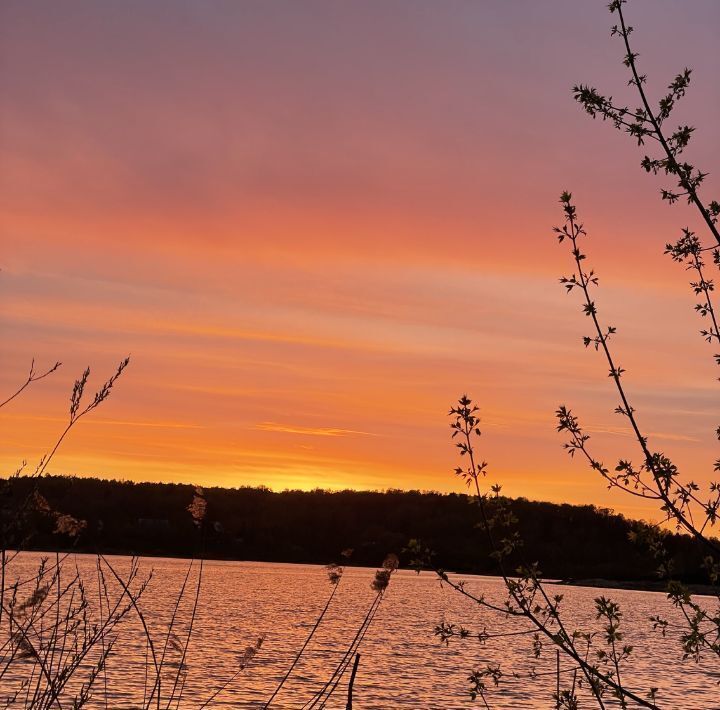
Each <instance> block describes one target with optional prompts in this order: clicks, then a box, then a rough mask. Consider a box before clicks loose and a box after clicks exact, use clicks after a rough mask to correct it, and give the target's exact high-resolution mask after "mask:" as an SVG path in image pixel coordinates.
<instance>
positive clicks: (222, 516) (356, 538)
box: [6, 475, 705, 582]
mask: <svg viewBox="0 0 720 710" xmlns="http://www.w3.org/2000/svg"><path fill="white" fill-rule="evenodd" d="M8 484H9V486H8V488H7V489H6V495H8V496H11V497H17V499H22V498H24V497H25V496H27V495H28V493H29V491H30V490H31V487H33V486H38V491H39V493H40V494H41V495H42V496H43V498H45V499H46V500H47V501H48V503H49V506H50V508H51V509H53V510H63V511H65V512H66V513H67V514H69V515H71V516H73V517H74V518H76V519H78V520H82V521H85V522H86V525H85V526H84V529H83V530H82V533H81V534H80V535H79V536H76V537H71V536H63V535H58V534H57V532H56V525H55V521H54V519H53V518H51V517H47V516H45V517H43V514H42V512H37V513H36V514H35V517H34V518H32V519H30V520H28V525H29V526H30V528H31V530H32V536H31V537H30V538H28V546H29V547H31V548H34V549H38V550H57V549H75V550H78V551H86V552H97V551H101V552H103V553H120V554H135V555H159V556H165V555H167V556H182V557H191V556H193V555H196V554H198V553H199V550H198V549H197V545H198V536H197V531H196V529H195V526H194V524H193V520H192V517H191V516H189V515H188V513H187V506H188V503H189V502H190V501H191V500H192V498H193V492H194V490H195V489H194V487H193V486H191V485H186V484H179V483H144V482H143V483H134V482H131V481H113V480H103V479H99V478H79V477H74V476H52V475H46V476H44V477H43V478H42V479H40V480H37V479H33V478H30V477H19V478H14V479H11V480H10V481H8ZM204 496H205V498H206V500H207V506H208V507H207V519H208V525H207V526H206V533H205V539H204V543H203V545H204V550H203V554H204V556H205V557H209V558H218V559H235V560H253V561H267V562H294V563H316V564H326V563H328V562H331V561H337V560H339V557H340V553H341V551H342V550H344V549H347V548H352V549H353V555H352V564H356V565H363V566H373V565H375V564H377V560H378V559H382V558H383V556H384V555H385V554H386V553H387V552H388V551H393V550H396V551H401V550H403V549H404V548H406V546H408V544H409V542H410V541H411V540H420V541H421V542H422V544H423V545H424V546H427V547H428V548H429V549H431V550H432V551H433V557H432V561H433V565H437V566H438V567H441V568H444V569H447V570H453V571H459V572H472V573H481V574H482V573H493V572H494V566H493V562H492V559H491V558H490V557H489V552H490V550H489V548H488V546H487V541H486V538H485V536H484V534H483V531H482V530H481V529H480V528H479V527H478V525H477V510H476V506H475V505H473V499H472V498H471V497H470V496H467V495H464V494H457V493H449V494H443V493H437V492H421V491H400V490H389V491H386V492H379V491H355V490H344V491H336V492H331V491H326V490H320V489H318V490H313V491H300V490H286V491H281V492H273V491H271V490H270V489H268V488H264V487H259V488H251V487H241V488H219V487H215V488H206V489H204ZM497 500H498V502H503V503H506V502H508V499H505V498H498V499H497ZM6 502H10V501H6ZM490 505H492V501H490ZM512 509H513V511H514V513H515V514H516V515H517V517H518V521H519V522H518V530H519V532H520V533H521V536H522V538H523V539H524V540H525V543H524V547H523V550H522V554H523V555H524V556H525V558H527V559H533V560H542V565H543V571H544V573H545V574H546V575H547V576H549V577H555V578H560V579H575V580H580V579H585V580H588V579H607V580H632V581H644V582H651V581H652V580H654V579H656V575H655V573H656V567H657V565H656V562H655V560H654V559H653V558H652V556H649V555H647V554H646V552H645V551H644V550H643V548H642V545H638V544H637V542H636V541H635V540H636V539H637V538H638V537H642V532H643V531H647V529H648V527H649V526H648V525H647V524H645V523H641V522H638V521H633V520H630V519H628V518H626V517H624V516H622V515H619V514H616V513H613V512H612V511H610V510H608V509H605V508H599V507H596V506H594V505H569V504H556V503H548V502H537V501H530V500H527V499H526V498H517V499H514V500H512ZM666 544H667V547H668V550H669V552H670V555H671V558H672V559H673V562H674V568H675V570H676V571H677V574H678V575H679V576H680V577H681V578H682V579H684V580H686V581H688V582H694V581H700V580H704V578H705V576H704V575H703V574H702V571H701V566H702V560H703V550H702V548H701V546H700V545H699V544H698V543H697V542H695V541H693V540H692V539H691V538H690V537H689V536H687V535H676V534H671V533H667V536H666ZM403 557H404V558H405V559H402V558H403ZM401 562H402V563H403V565H407V564H408V563H409V562H410V555H409V554H408V553H406V554H405V555H401Z"/></svg>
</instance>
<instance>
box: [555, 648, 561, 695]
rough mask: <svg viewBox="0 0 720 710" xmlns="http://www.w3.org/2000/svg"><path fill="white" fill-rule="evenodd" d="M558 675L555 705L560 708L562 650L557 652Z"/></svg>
mask: <svg viewBox="0 0 720 710" xmlns="http://www.w3.org/2000/svg"><path fill="white" fill-rule="evenodd" d="M555 668H556V671H557V675H556V681H555V698H556V700H555V707H556V708H558V709H559V708H560V650H559V649H558V652H557V665H556V666H555Z"/></svg>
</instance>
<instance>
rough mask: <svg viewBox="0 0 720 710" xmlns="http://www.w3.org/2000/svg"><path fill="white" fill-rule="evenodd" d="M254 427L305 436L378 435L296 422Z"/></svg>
mask: <svg viewBox="0 0 720 710" xmlns="http://www.w3.org/2000/svg"><path fill="white" fill-rule="evenodd" d="M253 429H260V430H261V431H272V432H277V433H280V434H300V435H303V436H378V435H377V434H373V433H372V432H369V431H357V430H355V429H339V428H337V427H311V426H297V425H295V424H278V423H277V422H260V423H259V424H256V425H255V426H254V427H253Z"/></svg>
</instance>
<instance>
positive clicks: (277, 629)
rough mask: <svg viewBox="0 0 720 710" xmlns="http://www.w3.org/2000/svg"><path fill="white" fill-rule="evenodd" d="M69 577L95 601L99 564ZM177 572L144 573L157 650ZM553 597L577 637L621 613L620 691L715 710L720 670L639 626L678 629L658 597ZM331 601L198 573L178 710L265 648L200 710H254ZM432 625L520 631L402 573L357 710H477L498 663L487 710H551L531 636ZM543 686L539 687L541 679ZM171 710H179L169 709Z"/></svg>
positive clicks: (131, 681) (119, 695)
mask: <svg viewBox="0 0 720 710" xmlns="http://www.w3.org/2000/svg"><path fill="white" fill-rule="evenodd" d="M39 559H40V555H38V554H36V553H24V554H23V555H21V556H20V557H19V558H18V559H17V560H16V561H14V562H13V563H12V565H11V568H10V570H9V575H10V578H12V577H13V575H15V576H17V577H18V578H25V577H28V576H31V575H32V574H33V570H34V569H35V567H36V566H37V564H38V561H39ZM51 559H54V555H53V556H52V558H51ZM109 559H110V560H111V562H112V564H113V565H114V566H115V567H116V568H117V569H118V570H121V571H122V570H127V569H128V566H129V558H122V557H112V558H109ZM75 566H77V569H78V570H79V572H80V574H81V575H82V576H83V578H84V579H85V583H86V586H87V589H88V590H89V596H90V598H91V601H92V598H93V591H92V590H93V589H95V590H97V577H96V568H95V557H94V556H90V555H70V556H68V557H67V559H66V560H65V562H64V570H65V571H64V573H63V575H64V576H66V578H67V579H69V576H70V570H71V569H73V570H74V569H75ZM187 568H188V562H187V561H185V560H175V559H144V560H142V561H141V573H142V572H145V573H147V572H149V571H150V570H151V569H152V571H153V576H152V579H151V581H150V584H149V586H148V588H147V590H146V591H145V593H144V595H143V597H142V599H141V604H140V606H141V608H142V610H143V612H144V613H145V614H146V616H147V618H148V620H149V625H150V630H151V633H152V634H153V635H154V638H156V639H157V641H156V643H160V639H161V637H162V634H163V630H164V629H165V628H166V627H167V623H168V620H169V619H170V617H171V614H172V611H173V607H174V600H175V598H176V596H177V593H178V590H179V589H180V586H181V584H182V582H183V579H184V577H185V574H186V571H187ZM373 575H374V570H372V569H364V568H348V569H347V570H346V572H345V574H344V576H343V579H342V581H341V583H340V586H339V587H338V590H337V593H336V595H335V597H334V599H333V602H332V604H331V606H330V607H329V609H328V612H327V614H326V616H325V618H324V621H323V623H322V625H321V626H320V627H319V629H318V631H317V633H316V635H315V637H314V638H313V640H312V642H311V643H310V644H309V646H308V648H307V650H306V652H305V654H304V655H303V657H302V659H301V660H300V662H299V663H298V665H297V666H296V668H295V672H294V673H293V674H292V675H291V676H290V679H289V680H288V682H287V683H286V685H285V686H284V688H283V690H282V692H281V693H280V694H279V695H278V696H277V697H276V699H275V700H274V701H273V703H272V705H271V707H274V708H278V709H280V708H302V707H303V705H304V704H305V703H306V701H308V700H309V699H310V698H311V697H312V696H313V694H314V693H315V692H316V691H317V690H319V689H320V687H322V685H323V684H324V683H325V681H326V679H327V678H328V677H329V676H330V674H331V672H332V669H333V668H334V667H335V665H336V664H337V662H338V660H339V659H340V658H341V657H342V655H343V653H344V651H345V649H346V648H347V647H348V645H349V644H350V642H351V640H352V638H353V637H354V635H355V633H356V631H357V630H358V628H359V627H360V625H361V623H362V620H363V618H364V616H365V614H366V613H367V611H368V609H369V607H370V605H371V603H372V601H373V598H374V597H375V592H374V591H373V590H372V589H371V587H370V583H371V581H372V579H373ZM192 579H194V578H193V577H192V576H191V581H192ZM457 579H463V580H465V581H466V584H467V588H468V589H469V590H471V591H473V592H474V593H476V594H479V593H484V594H485V595H486V597H487V598H488V599H489V600H496V601H500V600H501V599H502V598H503V595H502V591H503V584H502V580H499V579H497V578H494V577H474V576H471V575H458V577H457ZM551 589H552V590H553V591H559V592H560V593H562V594H564V595H565V600H564V602H563V607H564V609H565V613H566V618H567V619H569V620H571V623H574V624H575V625H577V626H578V627H580V628H583V629H584V630H599V627H598V624H597V622H596V621H595V620H594V612H593V599H594V598H595V597H597V596H599V595H601V594H602V595H605V596H610V597H611V598H612V599H613V600H615V601H617V602H619V603H620V604H621V608H622V611H623V613H624V623H623V627H624V628H625V630H626V637H625V642H627V643H631V644H633V645H634V646H635V649H636V651H635V653H634V654H633V657H632V660H631V662H630V663H629V664H628V665H627V667H626V669H625V670H624V672H623V677H624V679H625V682H626V685H627V687H628V688H630V689H633V690H637V691H640V692H641V693H642V694H643V695H645V693H646V692H647V690H648V689H649V688H650V687H652V686H655V687H658V688H660V691H659V694H658V704H659V705H660V706H661V707H663V708H717V707H720V702H718V697H720V695H719V692H718V686H717V682H718V679H719V676H718V674H717V672H715V673H709V672H708V670H707V669H708V668H709V667H712V668H714V670H715V671H717V670H718V665H717V662H715V663H714V664H713V662H712V661H709V662H708V663H706V664H704V665H697V664H695V663H694V662H693V661H684V662H683V661H681V660H680V657H681V652H680V648H679V644H678V642H677V639H671V638H667V639H663V638H662V637H661V636H660V634H659V633H658V632H654V631H653V630H652V624H651V623H650V622H649V620H648V619H649V617H650V616H651V615H653V614H657V613H661V614H666V615H668V616H670V617H673V616H674V610H672V608H671V607H670V605H669V603H668V601H667V600H666V598H665V595H664V594H662V593H657V592H641V591H628V590H600V589H590V588H583V587H566V586H563V587H559V586H555V585H553V586H551ZM330 592H331V586H330V584H329V582H328V579H327V574H326V571H325V569H324V568H323V567H320V566H315V565H291V564H274V563H273V564H270V563H256V562H215V561H212V562H206V563H205V565H204V573H203V579H202V586H201V590H200V598H199V606H198V611H197V616H196V620H195V628H194V633H193V635H192V640H191V643H190V647H189V651H188V657H187V662H186V665H187V669H186V673H184V674H182V675H183V676H184V677H185V682H184V687H183V695H182V702H181V704H180V707H184V708H197V707H200V706H201V705H202V703H203V701H204V700H205V699H207V698H208V697H209V696H210V695H211V694H212V692H213V691H214V690H215V689H216V688H218V687H219V686H221V685H222V684H223V683H225V682H226V681H227V679H228V678H230V677H231V676H233V674H234V673H236V672H237V669H238V663H239V659H240V657H241V656H242V653H243V651H244V649H245V648H246V647H247V646H248V645H251V644H253V643H255V641H256V639H257V638H258V637H260V636H264V641H263V644H262V646H261V648H260V649H259V651H258V653H257V655H256V656H255V658H253V660H252V661H251V662H250V664H249V666H248V667H247V668H246V669H245V670H244V671H242V672H241V673H240V674H239V675H238V676H237V678H236V679H235V681H234V682H233V683H232V684H231V685H229V686H228V687H227V688H226V690H225V691H224V692H223V693H222V694H220V695H219V696H218V697H217V698H216V700H215V701H214V702H213V703H212V705H211V706H210V707H224V708H229V707H239V708H260V707H263V703H264V702H265V701H267V699H268V697H269V696H270V694H271V693H272V691H273V689H274V688H275V687H276V685H277V683H278V681H279V679H280V678H281V677H282V676H283V674H284V673H285V670H286V669H287V668H288V667H289V665H290V663H291V662H292V659H293V657H294V656H295V654H296V652H297V651H298V649H299V648H300V647H301V646H302V644H303V642H304V640H305V638H306V636H307V635H308V633H309V631H310V629H311V628H312V627H313V625H314V623H315V621H316V619H317V617H318V615H319V614H320V612H321V610H322V608H323V606H324V605H325V602H326V600H327V598H328V596H329V594H330ZM96 594H97V591H95V595H96ZM193 594H194V588H193V589H191V590H190V592H189V593H188V594H187V595H186V599H185V602H184V604H182V605H181V607H180V609H179V613H178V619H179V622H178V626H177V639H175V640H174V641H173V643H172V644H171V648H170V656H171V657H172V658H176V660H175V663H176V664H177V660H179V656H177V657H176V656H173V655H172V654H173V649H172V646H173V645H177V644H178V642H181V641H182V639H183V638H184V636H183V631H184V630H185V629H187V623H188V620H189V618H190V610H191V605H192V597H193ZM95 598H97V597H95ZM440 621H445V622H448V623H463V624H464V625H465V626H467V627H469V628H470V629H472V630H473V631H482V630H483V629H485V628H487V630H488V631H489V632H492V631H495V632H497V631H503V632H507V631H515V630H520V629H522V628H525V627H522V626H518V625H517V624H516V623H514V622H513V621H512V620H506V619H504V618H503V617H500V616H498V615H496V614H494V613H492V612H488V611H482V610H479V609H477V608H474V607H473V606H472V603H471V602H469V601H468V600H465V599H463V598H462V597H461V596H460V595H458V594H457V593H456V592H454V591H453V590H452V589H450V588H448V587H447V586H446V585H440V583H439V581H438V580H437V578H436V577H435V576H434V575H433V574H431V573H422V574H420V575H416V574H415V573H414V572H411V571H408V570H399V571H398V572H397V573H396V574H395V576H394V577H393V579H392V581H391V583H390V586H389V589H388V590H387V592H386V595H385V598H384V599H383V602H382V604H381V606H380V607H379V610H378V612H377V615H376V617H375V619H374V622H373V624H372V626H371V627H370V630H369V631H368V632H367V635H366V636H365V637H364V640H363V642H362V645H361V647H360V654H361V660H360V664H359V667H358V672H357V677H356V680H355V688H354V708H355V709H369V708H404V707H408V708H409V707H413V708H468V707H483V704H482V701H481V700H477V701H475V702H474V703H473V702H472V701H471V700H470V698H469V696H468V688H469V685H468V681H467V676H468V675H469V673H470V671H471V670H472V669H474V668H478V667H484V666H485V665H487V664H488V663H494V662H501V664H502V668H503V670H504V671H505V672H506V673H508V672H516V673H519V674H521V675H522V676H523V677H522V678H507V679H503V681H502V683H501V685H500V686H499V687H498V688H490V690H489V693H488V695H487V698H488V702H489V704H490V707H492V708H508V709H509V708H553V707H554V706H555V705H554V701H553V700H552V698H551V695H552V692H553V691H554V688H555V674H554V669H555V663H556V657H555V651H554V650H552V649H550V648H549V647H548V649H547V651H546V652H545V653H544V654H543V656H542V657H541V659H540V660H535V659H533V658H532V654H531V644H532V636H528V635H519V636H509V637H504V638H500V639H495V640H490V641H488V642H486V643H484V644H482V643H480V642H479V641H478V640H477V639H475V640H470V639H466V640H464V641H453V642H451V643H450V645H449V646H445V645H443V644H441V643H440V642H439V640H438V639H437V638H436V636H435V635H434V633H433V628H434V626H435V625H436V624H437V623H439V622H440ZM121 629H122V630H121V633H120V637H119V639H118V642H117V644H116V646H115V651H114V653H113V655H112V656H111V657H110V660H109V663H108V668H107V687H108V698H109V699H108V702H107V707H110V708H117V709H123V708H127V709H129V708H137V707H141V706H142V699H143V692H144V687H145V673H146V655H147V648H146V644H145V641H144V639H143V636H142V633H141V629H140V627H139V625H138V624H137V623H136V621H135V620H134V619H132V620H130V621H127V622H124V623H123V625H122V627H121ZM20 663H22V662H20ZM25 663H27V662H25ZM16 665H17V666H18V667H19V666H20V664H16ZM567 668H569V662H568V661H565V660H563V661H562V665H561V669H562V670H563V677H570V675H571V673H566V672H565V670H566V669H567ZM703 668H705V670H703ZM533 669H534V671H535V672H536V673H538V674H539V675H538V676H537V677H536V678H534V679H532V678H529V677H528V674H530V673H532V672H533ZM176 672H177V665H175V667H169V668H168V670H167V678H168V679H171V678H172V677H173V676H174V675H175V674H176ZM546 672H549V674H548V675H542V674H543V673H546ZM348 676H349V673H348V675H346V676H345V677H344V678H343V680H342V682H341V683H340V684H339V686H338V690H337V692H336V693H335V694H334V695H333V696H332V697H331V699H330V701H329V702H328V703H327V705H326V707H327V708H344V707H345V703H346V695H347V690H346V689H347V680H348ZM17 680H18V679H17V678H16V677H12V676H5V678H2V679H0V690H1V691H2V693H1V695H2V696H3V697H5V696H7V695H8V694H9V693H10V692H12V690H13V688H14V685H13V684H14V683H16V682H17ZM103 680H104V679H103ZM164 682H166V683H167V682H168V681H167V680H166V681H164ZM102 686H103V683H100V684H99V685H98V686H97V689H96V692H95V695H94V698H93V700H92V701H91V703H90V705H89V707H93V708H105V707H106V704H105V700H104V697H103V692H102ZM592 706H593V705H592V703H590V702H587V703H583V707H592ZM20 707H22V705H20ZM162 707H165V703H164V704H163V705H162ZM171 707H176V705H175V703H172V704H171Z"/></svg>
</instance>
